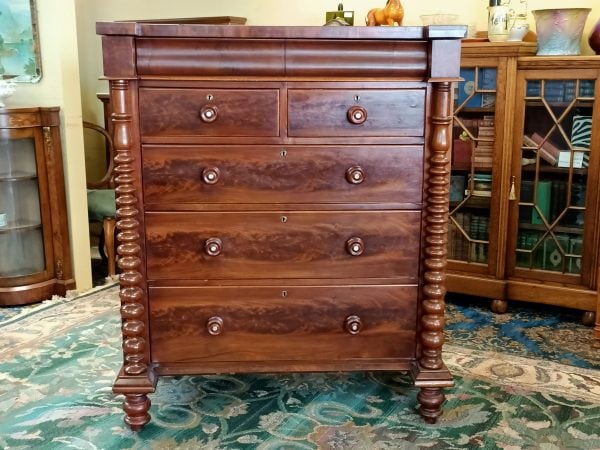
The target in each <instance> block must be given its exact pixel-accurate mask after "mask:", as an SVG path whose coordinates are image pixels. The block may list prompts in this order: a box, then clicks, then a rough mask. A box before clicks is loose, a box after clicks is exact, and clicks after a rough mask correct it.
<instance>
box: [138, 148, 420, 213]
mask: <svg viewBox="0 0 600 450" xmlns="http://www.w3.org/2000/svg"><path fill="white" fill-rule="evenodd" d="M422 166H423V148H422V147H411V146H395V147H394V146H372V147H335V146H328V147H285V148H282V147H281V146H264V147H252V148H249V147H244V146H211V147H189V146H175V147H165V146H149V145H147V146H144V148H143V170H144V172H143V173H144V200H145V202H146V203H147V204H164V205H165V207H167V205H169V204H173V203H204V204H206V203H250V204H253V203H254V204H255V203H290V204H294V203H296V204H297V203H329V204H333V203H378V202H380V203H394V204H396V205H399V204H400V203H402V204H405V205H412V207H413V208H416V207H418V205H420V204H421V200H422V179H423V170H422ZM399 192H401V193H402V195H399Z"/></svg>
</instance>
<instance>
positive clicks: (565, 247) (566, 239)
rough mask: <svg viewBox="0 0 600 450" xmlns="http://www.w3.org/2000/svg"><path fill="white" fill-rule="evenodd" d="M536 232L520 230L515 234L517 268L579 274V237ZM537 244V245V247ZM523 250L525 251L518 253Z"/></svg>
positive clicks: (580, 239)
mask: <svg viewBox="0 0 600 450" xmlns="http://www.w3.org/2000/svg"><path fill="white" fill-rule="evenodd" d="M542 238H543V233H542V232H540V231H536V230H524V229H520V230H519V232H518V234H517V267H524V268H528V269H541V270H551V271H554V272H563V273H581V255H582V250H583V239H582V237H581V236H579V235H573V234H567V233H555V234H554V237H552V235H550V234H548V235H547V236H546V237H545V238H543V239H544V240H543V242H540V240H541V239H542ZM538 242H540V243H539V245H538ZM519 250H525V251H519Z"/></svg>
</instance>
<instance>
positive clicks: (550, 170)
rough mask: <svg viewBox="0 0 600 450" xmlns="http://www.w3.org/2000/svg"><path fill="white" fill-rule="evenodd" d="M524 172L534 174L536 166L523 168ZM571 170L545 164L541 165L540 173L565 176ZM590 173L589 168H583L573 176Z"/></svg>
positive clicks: (576, 170)
mask: <svg viewBox="0 0 600 450" xmlns="http://www.w3.org/2000/svg"><path fill="white" fill-rule="evenodd" d="M521 170H522V171H523V172H528V173H533V172H535V164H530V165H527V166H523V167H522V169H521ZM569 170H571V168H570V167H556V166H548V165H545V164H540V165H539V171H540V172H541V173H555V174H564V175H568V174H569ZM587 173H588V169H587V167H584V168H581V169H573V174H574V175H587Z"/></svg>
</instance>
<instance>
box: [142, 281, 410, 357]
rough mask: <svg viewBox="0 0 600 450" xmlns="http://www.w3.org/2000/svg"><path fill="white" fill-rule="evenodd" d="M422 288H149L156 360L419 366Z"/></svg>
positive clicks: (408, 286)
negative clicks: (412, 362) (399, 361)
mask: <svg viewBox="0 0 600 450" xmlns="http://www.w3.org/2000/svg"><path fill="white" fill-rule="evenodd" d="M416 314H417V287H416V286H413V285H406V286H351V287H337V286H310V287H306V286H301V287H300V286H290V287H275V286H269V287H197V288H188V287H172V288H171V287H170V288H167V287H164V288H163V287H156V288H150V330H151V336H152V337H151V341H152V342H151V344H152V347H151V348H152V360H153V362H155V363H159V364H160V363H165V364H168V363H190V364H192V363H198V362H202V361H207V362H208V361H212V362H219V361H306V362H310V361H319V360H352V359H369V358H372V359H385V358H412V357H414V354H415V332H416V331H415V330H416Z"/></svg>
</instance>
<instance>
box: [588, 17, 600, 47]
mask: <svg viewBox="0 0 600 450" xmlns="http://www.w3.org/2000/svg"><path fill="white" fill-rule="evenodd" d="M588 44H590V47H591V48H592V50H594V52H596V55H600V20H598V22H596V25H594V28H593V29H592V32H591V33H590V37H589V38H588Z"/></svg>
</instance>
